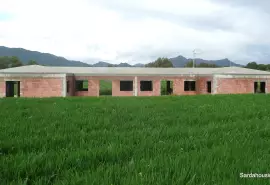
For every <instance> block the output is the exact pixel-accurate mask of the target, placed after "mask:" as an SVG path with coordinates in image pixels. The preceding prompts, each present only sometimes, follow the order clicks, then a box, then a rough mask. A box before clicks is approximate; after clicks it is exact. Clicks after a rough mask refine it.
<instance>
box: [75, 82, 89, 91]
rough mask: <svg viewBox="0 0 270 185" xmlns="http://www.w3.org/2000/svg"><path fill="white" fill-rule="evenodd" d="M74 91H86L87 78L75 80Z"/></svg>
mask: <svg viewBox="0 0 270 185" xmlns="http://www.w3.org/2000/svg"><path fill="white" fill-rule="evenodd" d="M75 83H76V91H88V80H76V82H75Z"/></svg>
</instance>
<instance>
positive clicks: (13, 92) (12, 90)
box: [6, 81, 20, 97]
mask: <svg viewBox="0 0 270 185" xmlns="http://www.w3.org/2000/svg"><path fill="white" fill-rule="evenodd" d="M6 97H20V82H19V81H6Z"/></svg>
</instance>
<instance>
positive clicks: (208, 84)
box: [207, 81, 212, 93]
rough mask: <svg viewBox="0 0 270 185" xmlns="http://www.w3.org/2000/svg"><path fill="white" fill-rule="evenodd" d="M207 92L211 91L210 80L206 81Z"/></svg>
mask: <svg viewBox="0 0 270 185" xmlns="http://www.w3.org/2000/svg"><path fill="white" fill-rule="evenodd" d="M207 92H208V93H212V83H211V81H207Z"/></svg>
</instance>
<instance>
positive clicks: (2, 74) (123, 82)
mask: <svg viewBox="0 0 270 185" xmlns="http://www.w3.org/2000/svg"><path fill="white" fill-rule="evenodd" d="M101 80H108V81H111V84H112V92H111V95H112V96H160V95H161V82H162V81H165V83H166V91H167V94H173V95H179V96H180V95H196V94H253V93H269V91H270V72H265V71H258V70H251V69H245V68H240V67H224V68H113V67H110V68H92V67H46V66H38V65H33V66H22V67H16V68H9V69H4V70H0V97H14V96H18V97H68V96H99V95H100V85H101Z"/></svg>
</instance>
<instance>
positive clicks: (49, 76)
mask: <svg viewBox="0 0 270 185" xmlns="http://www.w3.org/2000/svg"><path fill="white" fill-rule="evenodd" d="M0 77H4V78H24V77H25V78H63V77H66V74H19V73H16V74H15V73H14V74H0Z"/></svg>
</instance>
